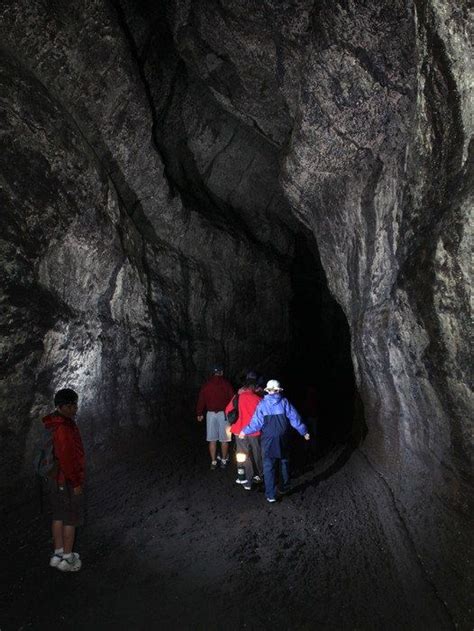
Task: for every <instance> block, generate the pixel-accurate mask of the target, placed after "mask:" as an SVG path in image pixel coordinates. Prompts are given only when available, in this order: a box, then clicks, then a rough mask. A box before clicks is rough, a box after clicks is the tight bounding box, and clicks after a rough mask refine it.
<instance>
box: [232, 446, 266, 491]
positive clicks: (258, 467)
mask: <svg viewBox="0 0 474 631" xmlns="http://www.w3.org/2000/svg"><path fill="white" fill-rule="evenodd" d="M235 446H236V447H237V451H238V452H240V453H243V454H245V455H246V456H247V458H246V459H245V464H244V467H245V477H246V478H247V480H248V482H249V483H251V482H252V478H253V476H254V475H259V476H260V477H262V476H263V467H262V448H261V446H260V436H246V437H245V438H239V437H238V436H236V437H235Z"/></svg>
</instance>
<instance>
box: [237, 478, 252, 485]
mask: <svg viewBox="0 0 474 631" xmlns="http://www.w3.org/2000/svg"><path fill="white" fill-rule="evenodd" d="M235 483H236V484H248V483H249V481H248V480H239V478H237V480H236V481H235Z"/></svg>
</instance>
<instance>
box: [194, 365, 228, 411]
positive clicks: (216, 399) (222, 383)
mask: <svg viewBox="0 0 474 631" xmlns="http://www.w3.org/2000/svg"><path fill="white" fill-rule="evenodd" d="M233 396H234V388H233V387H232V386H231V385H230V383H229V382H228V381H227V379H224V377H221V376H219V375H213V376H212V377H211V378H210V379H209V381H206V383H205V384H204V385H203V387H202V388H201V391H200V393H199V398H198V402H197V406H196V414H197V415H198V416H201V415H202V414H204V412H205V411H206V410H207V411H208V412H222V411H223V410H224V408H225V406H226V405H227V403H228V402H229V400H230V399H231V398H232V397H233Z"/></svg>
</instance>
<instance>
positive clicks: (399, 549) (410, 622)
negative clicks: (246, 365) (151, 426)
mask: <svg viewBox="0 0 474 631" xmlns="http://www.w3.org/2000/svg"><path fill="white" fill-rule="evenodd" d="M303 457H304V459H306V464H304V463H303V461H302V460H301V461H300V463H296V473H297V474H298V475H297V477H296V478H295V479H294V480H293V482H294V488H293V492H292V493H291V494H290V495H288V496H286V497H284V498H283V499H282V501H280V502H279V503H277V504H273V505H270V504H268V503H266V502H265V499H264V494H263V493H262V492H258V491H252V492H246V491H244V490H243V489H242V488H240V487H239V486H238V485H236V484H235V477H236V474H235V468H234V467H232V468H230V469H229V470H226V471H222V470H218V471H210V470H209V469H208V459H207V454H206V445H205V442H204V440H203V436H202V434H201V433H200V430H199V429H193V430H192V431H191V432H189V430H188V432H186V433H185V432H181V431H178V432H177V433H176V442H175V445H174V446H173V448H172V449H171V448H165V447H164V446H163V443H162V446H161V447H160V448H157V447H156V446H154V445H153V443H152V441H146V442H145V444H141V445H138V444H137V445H136V446H135V448H134V449H130V448H129V450H128V452H127V453H126V454H124V453H122V454H121V455H115V457H114V459H113V462H110V461H108V462H106V461H105V456H100V458H104V461H103V463H102V465H101V466H97V467H95V468H94V472H93V474H92V475H91V476H90V483H89V489H88V518H87V524H86V525H85V526H84V527H83V529H82V531H81V533H80V535H79V537H78V540H77V550H78V551H79V552H80V554H81V557H82V559H83V569H82V570H81V571H80V572H78V573H76V574H62V573H60V572H59V571H57V570H54V569H51V568H49V566H48V561H49V556H48V555H49V552H50V549H49V538H48V521H47V517H46V515H39V501H38V500H37V498H36V496H35V495H34V494H33V492H31V496H30V497H29V499H28V500H27V501H25V500H24V498H23V497H21V495H18V496H17V497H16V499H15V500H13V501H12V497H11V494H10V503H9V505H7V506H8V511H7V514H4V522H3V526H2V529H3V531H4V532H3V536H2V547H3V548H4V550H3V555H2V556H3V558H4V559H6V563H5V564H4V569H6V571H5V572H2V582H3V586H2V593H3V595H4V596H5V597H6V599H5V600H6V602H4V603H3V606H2V614H1V622H0V628H1V629H2V631H8V630H9V629H59V628H61V629H66V628H67V629H69V628H70V629H88V630H90V629H108V628H110V629H112V628H113V629H203V630H204V629H206V630H211V629H216V630H217V629H219V630H220V629H222V630H229V629H338V630H340V629H374V630H375V629H377V630H380V629H384V630H387V629H397V630H400V629H430V630H434V629H451V628H453V624H452V621H451V618H450V615H449V612H448V611H447V609H446V608H445V606H444V604H443V603H442V602H441V600H440V599H439V598H438V597H437V595H436V592H435V590H434V588H433V586H432V584H431V583H430V581H429V580H428V579H427V577H426V575H425V574H424V572H423V569H422V566H421V564H420V562H419V560H418V558H417V555H416V553H415V550H414V548H413V546H412V544H411V541H410V539H409V536H408V533H407V530H406V529H405V527H404V524H403V521H402V520H401V518H400V515H399V513H398V511H397V510H396V507H395V505H394V503H393V498H392V496H391V494H390V492H389V491H388V489H387V487H386V485H385V483H384V481H383V479H382V478H381V477H380V476H378V475H376V474H374V472H373V471H371V470H370V464H369V463H368V461H367V460H366V459H365V456H364V455H363V454H362V453H361V452H360V451H359V450H357V449H356V450H351V449H349V448H348V447H347V446H346V447H344V446H343V445H339V446H336V447H334V448H332V449H331V450H330V451H328V452H327V453H326V454H325V455H324V457H320V458H319V459H317V460H316V461H314V459H313V461H312V462H311V459H309V458H308V453H307V452H303ZM100 458H99V459H100ZM342 465H343V466H342Z"/></svg>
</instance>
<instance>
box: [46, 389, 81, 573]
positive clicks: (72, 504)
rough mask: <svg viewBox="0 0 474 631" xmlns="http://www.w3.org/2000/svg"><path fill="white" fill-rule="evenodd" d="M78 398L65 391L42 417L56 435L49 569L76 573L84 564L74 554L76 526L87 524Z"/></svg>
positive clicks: (56, 395) (51, 494)
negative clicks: (46, 414) (52, 547)
mask: <svg viewBox="0 0 474 631" xmlns="http://www.w3.org/2000/svg"><path fill="white" fill-rule="evenodd" d="M77 403H78V396H77V393H76V392H74V390H71V389H70V388H64V389H63V390H58V392H56V394H55V396H54V404H55V406H56V410H55V411H54V412H53V413H52V414H48V416H45V417H44V418H43V423H44V426H45V428H46V429H48V430H49V431H51V432H53V450H54V456H55V458H56V461H57V472H56V474H55V475H54V477H53V478H52V479H51V480H50V482H49V497H50V502H51V510H52V520H53V521H52V533H53V541H54V554H53V556H52V557H51V559H50V562H49V564H50V566H51V567H55V568H57V569H58V570H61V571H63V572H77V571H78V570H80V569H81V566H82V562H81V559H80V558H79V555H78V554H77V552H73V551H72V549H73V546H74V538H75V534H76V527H77V526H81V525H82V523H83V521H84V465H85V459H84V447H83V445H82V439H81V434H80V432H79V428H78V427H77V425H76V423H75V421H74V417H75V415H76V413H77Z"/></svg>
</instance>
